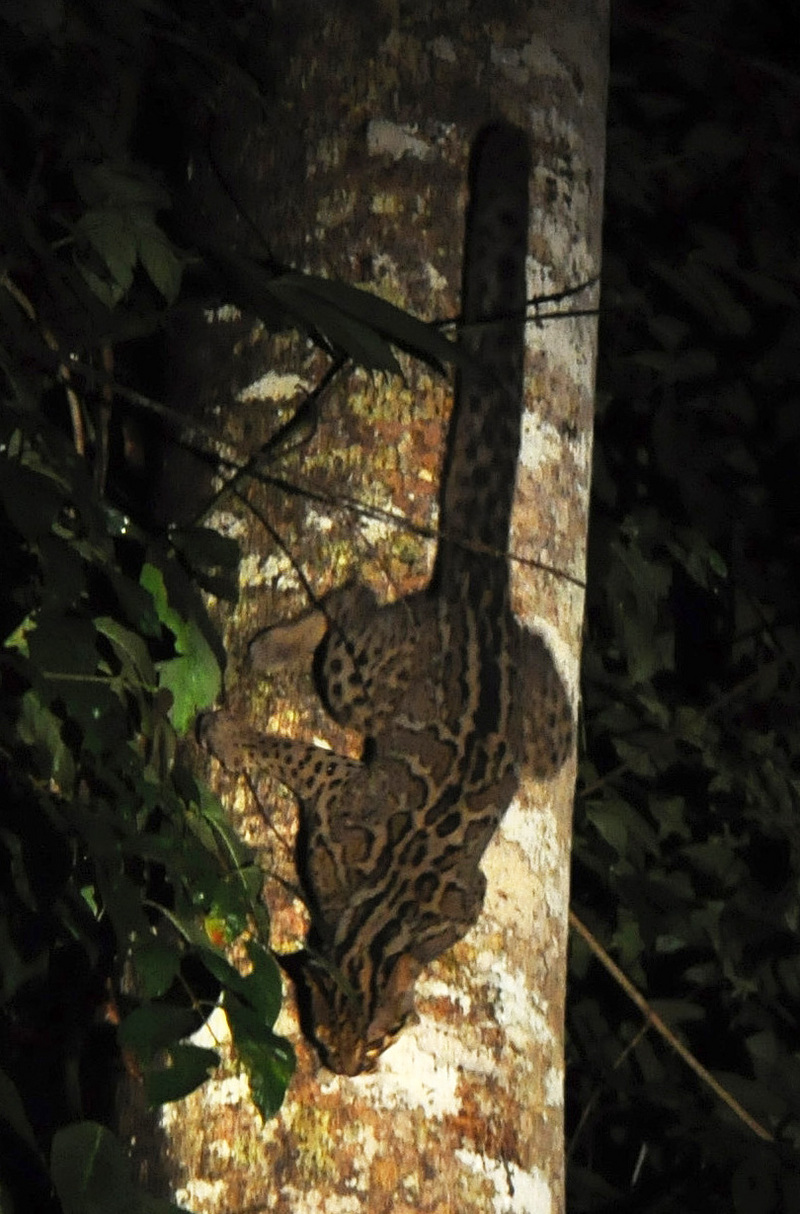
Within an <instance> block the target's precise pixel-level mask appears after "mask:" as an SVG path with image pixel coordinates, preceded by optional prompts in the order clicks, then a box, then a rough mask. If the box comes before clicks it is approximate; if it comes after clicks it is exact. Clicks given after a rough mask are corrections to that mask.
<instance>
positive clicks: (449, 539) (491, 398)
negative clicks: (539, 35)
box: [436, 122, 531, 591]
mask: <svg viewBox="0 0 800 1214" xmlns="http://www.w3.org/2000/svg"><path fill="white" fill-rule="evenodd" d="M530 167H531V157H530V145H529V141H528V137H527V135H526V134H525V133H524V132H523V131H522V130H520V129H519V128H518V127H514V126H511V125H509V124H508V123H503V122H501V123H497V124H494V125H492V126H489V127H487V128H485V129H484V130H483V131H482V132H481V134H480V135H479V136H478V138H477V140H476V142H475V144H474V147H473V152H472V157H471V161H470V203H469V209H468V212H467V223H466V242H465V255H464V279H463V286H462V308H461V311H462V320H461V330H460V340H461V347H462V350H463V351H464V353H465V354H466V356H467V361H466V362H465V364H464V365H462V366H460V367H459V369H458V372H457V375H456V391H455V403H454V406H453V415H452V419H451V422H450V431H449V434H448V442H447V452H446V456H445V465H444V472H443V480H442V495H441V521H440V531H441V539H440V542H439V551H438V555H437V569H436V580H437V583H438V584H439V585H440V586H441V587H442V589H444V590H445V591H446V588H447V586H448V585H454V584H455V583H457V582H458V581H459V575H460V574H462V573H463V572H464V571H465V570H469V569H472V568H474V567H475V559H474V558H475V554H476V553H477V554H478V560H479V561H480V565H481V567H482V569H483V571H484V573H486V574H488V572H489V568H488V567H487V561H488V562H491V559H492V555H493V556H495V557H496V558H497V560H498V561H499V560H502V562H503V568H504V569H505V559H506V551H507V547H508V531H509V522H510V515H511V503H512V499H513V495H514V480H515V475H516V465H517V456H518V454H519V443H520V425H521V416H522V404H523V361H524V351H525V304H526V282H525V258H526V253H527V246H528V178H529V175H530Z"/></svg>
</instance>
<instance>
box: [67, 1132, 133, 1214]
mask: <svg viewBox="0 0 800 1214" xmlns="http://www.w3.org/2000/svg"><path fill="white" fill-rule="evenodd" d="M50 1170H51V1174H52V1177H53V1184H54V1185H55V1188H56V1192H57V1193H58V1197H59V1200H60V1201H61V1205H62V1207H63V1210H64V1214H134V1212H135V1211H137V1210H138V1209H139V1195H138V1193H137V1192H136V1190H135V1189H134V1188H133V1185H132V1182H131V1176H130V1171H129V1167H128V1161H127V1159H126V1157H125V1152H124V1151H123V1149H122V1145H121V1144H120V1142H119V1141H118V1140H117V1139H116V1138H115V1137H114V1135H113V1134H112V1133H111V1131H110V1130H107V1129H106V1128H105V1127H104V1126H101V1125H98V1124H97V1123H96V1122H94V1121H80V1122H77V1123H75V1124H73V1125H68V1126H65V1127H64V1128H63V1129H61V1130H58V1131H57V1132H56V1134H55V1135H54V1137H53V1146H52V1149H51V1152H50Z"/></svg>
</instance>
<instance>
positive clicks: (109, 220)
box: [75, 209, 136, 300]
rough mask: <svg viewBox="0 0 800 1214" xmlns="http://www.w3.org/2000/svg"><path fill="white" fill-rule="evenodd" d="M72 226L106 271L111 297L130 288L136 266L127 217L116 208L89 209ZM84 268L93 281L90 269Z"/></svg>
mask: <svg viewBox="0 0 800 1214" xmlns="http://www.w3.org/2000/svg"><path fill="white" fill-rule="evenodd" d="M75 226H76V231H77V232H78V234H79V235H82V236H85V237H86V239H87V240H88V242H89V244H90V245H91V246H92V248H93V249H94V250H95V252H96V253H97V254H98V256H99V257H100V259H101V260H102V262H103V263H104V265H105V267H106V269H107V270H108V273H109V276H110V278H111V283H110V284H109V288H110V290H111V293H112V297H113V298H114V299H115V300H116V299H119V298H121V297H122V295H124V294H125V292H126V291H128V290H129V289H130V286H131V284H132V282H133V272H134V269H135V268H136V233H135V232H134V231H133V229H132V228H131V226H130V222H129V217H128V216H127V215H126V214H125V213H124V212H123V211H118V210H106V209H100V210H91V211H86V212H85V213H84V214H83V215H82V216H81V218H80V219H79V220H78V222H77V224H76V225H75ZM85 268H86V269H87V271H88V272H89V273H90V274H91V275H92V279H93V280H94V278H95V276H94V274H92V271H91V269H90V268H89V267H85ZM87 281H89V279H88V278H87ZM90 285H91V282H90Z"/></svg>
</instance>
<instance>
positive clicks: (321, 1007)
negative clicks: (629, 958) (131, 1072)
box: [200, 123, 573, 1075]
mask: <svg viewBox="0 0 800 1214" xmlns="http://www.w3.org/2000/svg"><path fill="white" fill-rule="evenodd" d="M529 173H530V151H529V144H528V140H527V137H526V135H525V134H524V133H523V132H522V131H521V130H519V129H517V128H516V127H513V126H510V125H508V124H506V123H497V124H495V125H493V126H491V127H488V128H487V129H486V130H484V131H483V132H482V134H481V135H480V137H479V138H478V140H477V141H476V145H475V148H474V151H473V156H472V160H471V202H470V208H469V213H468V218H467V240H466V249H465V270H464V285H463V292H462V296H463V298H462V322H461V331H460V342H461V347H462V350H463V351H464V352H465V355H466V357H465V358H463V359H462V360H461V363H460V366H459V370H458V372H457V376H456V393H455V403H454V408H453V414H452V419H451V422H450V428H449V434H448V442H447V451H446V456H445V463H444V471H443V476H442V488H441V511H440V539H439V544H438V549H437V555H436V562H435V567H434V572H433V576H432V579H431V582H430V585H429V586H428V588H427V589H426V590H424V591H422V592H420V593H417V594H412V595H409V596H407V597H406V598H403V599H401V600H399V601H398V602H395V603H392V604H389V605H384V606H379V605H378V603H377V602H376V600H375V597H374V596H373V594H372V592H371V591H370V590H368V589H367V588H365V587H363V586H346V587H344V588H343V589H340V590H338V591H335V592H334V593H333V594H331V595H330V596H329V597H328V598H327V599H326V601H325V603H324V608H323V610H322V611H321V612H316V613H314V614H313V615H310V616H306V617H304V618H303V619H302V620H301V621H299V622H297V623H295V624H290V625H287V626H283V627H279V628H277V629H274V630H270V631H268V632H267V633H266V634H263V635H262V636H261V637H260V638H257V639H256V641H255V642H254V647H253V654H254V658H255V659H256V661H257V662H260V663H261V664H262V665H263V664H269V662H270V661H271V660H272V659H273V658H274V657H275V655H276V653H277V652H278V651H279V650H282V649H283V648H284V646H288V647H289V649H290V650H291V649H292V648H297V647H298V646H299V647H304V648H306V649H311V648H312V647H314V648H315V655H314V665H315V671H316V674H317V681H318V685H319V688H320V692H321V695H322V697H323V700H324V703H325V704H326V706H327V708H328V710H329V711H330V713H331V715H332V716H333V717H334V718H335V719H336V720H337V721H339V722H341V723H342V724H343V725H347V726H349V727H351V728H355V729H357V730H359V731H360V732H361V733H362V734H363V736H364V739H365V746H364V754H363V758H362V760H361V761H355V760H353V759H349V758H345V757H343V756H340V755H337V754H334V753H332V752H330V751H327V750H324V749H321V748H318V747H316V746H313V745H308V744H306V743H303V742H298V741H295V740H290V739H287V738H283V737H279V736H276V735H268V734H261V733H259V732H258V731H257V730H255V729H253V728H248V727H244V726H243V725H242V723H241V722H240V720H239V719H238V718H235V717H234V716H231V715H229V714H225V713H216V714H210V715H208V716H207V717H205V718H204V719H203V721H202V723H201V726H200V734H201V737H202V739H203V741H204V743H205V745H206V746H207V747H208V748H209V749H210V750H211V751H212V753H213V754H215V755H216V756H217V757H218V758H219V759H221V760H222V762H223V763H224V764H225V765H226V767H228V768H230V769H231V770H234V771H242V770H250V771H254V772H257V771H267V772H269V773H270V774H271V775H273V776H275V777H277V778H278V779H279V780H280V781H282V782H283V783H284V784H286V785H287V786H288V787H289V788H291V789H292V790H293V792H294V793H295V794H296V796H297V798H298V800H299V802H300V812H301V829H300V837H299V842H298V854H297V865H298V872H299V875H300V879H301V881H302V885H303V889H304V891H305V895H306V897H307V900H308V905H309V909H310V913H311V929H310V932H309V937H308V941H307V948H306V950H305V951H304V952H303V953H302V954H300V955H299V956H298V955H296V956H295V965H294V967H293V972H294V973H295V974H298V973H299V974H300V975H301V977H302V981H303V983H304V984H305V986H306V987H307V990H308V993H309V996H310V1031H311V1034H312V1036H313V1038H314V1040H315V1042H316V1044H317V1046H318V1047H319V1050H320V1053H321V1055H322V1058H323V1060H324V1061H325V1062H326V1063H327V1065H328V1066H329V1067H331V1069H333V1070H335V1071H339V1072H342V1073H344V1074H347V1075H355V1074H358V1073H359V1072H362V1071H366V1070H370V1069H372V1068H373V1067H374V1065H375V1063H376V1060H377V1058H378V1056H379V1055H380V1053H381V1052H382V1051H383V1050H384V1049H385V1048H386V1047H387V1045H389V1044H390V1043H391V1042H392V1041H393V1040H394V1039H395V1038H396V1036H397V1034H398V1033H399V1032H400V1030H401V1029H402V1027H403V1025H404V1023H405V1022H406V1020H407V1019H408V1017H409V1015H410V1014H411V1012H412V1010H413V1005H414V986H415V982H416V979H417V976H418V975H419V973H420V971H421V970H422V968H423V967H424V966H425V965H427V964H428V963H429V962H430V961H432V960H433V959H434V958H435V957H437V956H438V955H439V954H440V953H441V952H443V951H444V950H445V949H446V948H448V947H449V946H450V945H452V944H453V943H454V942H455V941H456V940H458V939H460V938H461V937H462V936H463V935H464V934H465V933H466V932H467V930H468V929H469V928H470V926H471V925H472V924H473V923H474V922H475V920H476V918H477V917H478V914H479V913H480V909H481V905H482V903H483V895H484V890H485V878H484V876H483V874H482V873H481V871H480V868H479V862H480V859H481V856H482V855H483V852H484V850H485V848H486V846H487V844H488V843H489V840H490V839H491V837H492V835H493V833H494V831H495V829H496V828H497V825H498V823H499V822H500V819H501V818H502V816H503V814H504V812H505V810H506V808H507V806H508V804H509V802H510V800H511V798H512V797H513V795H514V792H515V790H516V788H517V784H518V780H519V772H520V768H521V767H522V766H523V765H526V766H527V767H528V769H529V770H531V771H532V772H533V773H534V774H535V775H537V776H539V777H549V776H552V775H553V774H554V773H555V772H557V771H558V769H559V768H560V767H561V765H562V764H563V762H564V760H565V759H566V757H567V755H568V753H569V751H570V749H571V746H572V732H573V731H572V713H571V708H570V703H569V699H568V696H567V693H566V690H565V688H564V685H563V683H562V681H561V678H560V677H559V674H558V672H557V670H556V668H555V665H554V662H553V659H552V657H551V655H550V652H549V650H548V649H547V647H546V645H545V643H544V641H543V640H542V639H541V638H540V637H539V636H536V635H534V634H533V633H531V632H529V631H528V630H527V629H525V628H523V627H522V626H521V625H520V624H519V623H518V622H517V620H516V618H515V617H514V615H513V613H512V611H511V606H510V600H509V571H508V556H507V551H508V540H509V521H510V514H511V502H512V497H513V492H514V478H515V471H516V462H517V455H518V451H519V443H520V426H521V416H522V405H523V382H522V381H523V356H524V325H525V305H526V287H525V257H526V249H527V237H528V177H529Z"/></svg>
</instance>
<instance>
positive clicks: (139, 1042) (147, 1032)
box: [117, 1003, 198, 1066]
mask: <svg viewBox="0 0 800 1214" xmlns="http://www.w3.org/2000/svg"><path fill="white" fill-rule="evenodd" d="M197 1028H198V1015H197V1012H195V1011H194V1010H193V1009H192V1008H187V1007H175V1006H174V1005H172V1004H168V1003H145V1004H143V1005H142V1006H141V1007H137V1008H134V1010H133V1011H132V1012H130V1013H129V1014H128V1015H127V1016H126V1017H125V1019H124V1020H123V1021H122V1023H121V1024H120V1026H119V1028H118V1029H117V1035H118V1037H119V1041H120V1045H122V1046H123V1047H124V1048H126V1049H129V1050H132V1051H133V1053H134V1054H135V1055H136V1057H137V1059H138V1060H139V1062H140V1063H141V1064H142V1065H143V1066H146V1065H148V1063H150V1062H151V1061H152V1059H153V1057H154V1056H155V1055H156V1054H157V1053H158V1051H159V1050H162V1049H166V1048H167V1047H170V1048H171V1047H172V1046H174V1045H176V1044H177V1042H179V1041H180V1040H181V1039H182V1038H183V1037H188V1036H190V1035H191V1034H192V1033H194V1032H196V1031H197Z"/></svg>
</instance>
